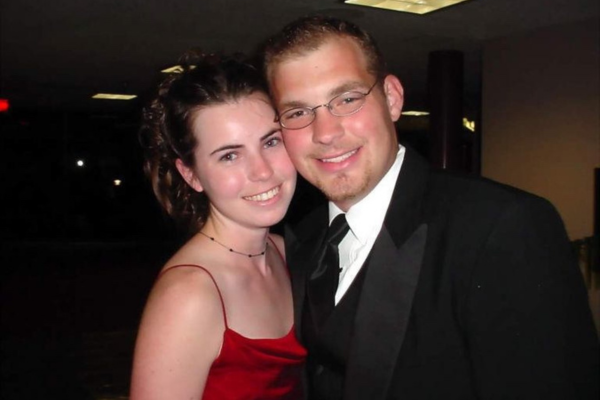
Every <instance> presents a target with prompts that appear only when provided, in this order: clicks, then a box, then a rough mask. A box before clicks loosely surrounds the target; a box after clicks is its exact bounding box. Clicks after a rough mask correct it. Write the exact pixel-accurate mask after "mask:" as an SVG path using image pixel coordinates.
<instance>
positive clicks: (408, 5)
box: [345, 0, 467, 14]
mask: <svg viewBox="0 0 600 400" xmlns="http://www.w3.org/2000/svg"><path fill="white" fill-rule="evenodd" d="M465 1H467V0H384V1H381V0H346V1H345V3H346V4H355V5H358V6H365V7H374V8H384V9H386V10H393V11H401V12H407V13H412V14H427V13H430V12H432V11H435V10H439V9H440V8H445V7H449V6H453V5H455V4H458V3H463V2H465Z"/></svg>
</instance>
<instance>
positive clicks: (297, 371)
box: [161, 264, 306, 400]
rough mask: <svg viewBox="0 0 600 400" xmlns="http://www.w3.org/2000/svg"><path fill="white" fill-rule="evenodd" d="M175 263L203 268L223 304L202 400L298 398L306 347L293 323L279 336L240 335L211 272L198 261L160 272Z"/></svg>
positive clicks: (294, 399)
mask: <svg viewBox="0 0 600 400" xmlns="http://www.w3.org/2000/svg"><path fill="white" fill-rule="evenodd" d="M177 267H195V268H200V269H202V270H204V271H206V273H208V275H209V276H210V278H211V279H212V281H213V282H214V284H215V286H216V288H217V291H218V293H219V297H220V299H221V306H222V307H223V319H224V321H225V332H224V333H223V345H222V346H221V352H220V353H219V356H218V357H217V358H216V359H215V361H214V362H213V364H212V366H211V367H210V371H209V373H208V378H207V380H206V386H205V387H204V394H203V395H202V400H246V399H248V400H250V399H261V400H269V399H273V400H275V399H278V400H280V399H286V400H287V399H289V400H296V399H301V398H302V383H301V375H302V369H303V366H304V360H305V358H306V350H305V349H304V347H302V345H300V343H299V342H298V340H297V339H296V335H295V333H294V326H292V328H291V329H290V331H289V332H288V334H287V335H285V336H283V337H281V338H278V339H250V338H247V337H245V336H242V335H240V334H239V333H237V332H236V331H234V330H232V329H229V326H228V325H227V314H226V312H225V304H224V303H223V297H222V296H221V291H220V290H219V287H218V285H217V282H216V281H215V280H214V278H213V277H212V275H211V274H210V272H208V271H207V270H206V268H204V267H201V266H199V265H190V264H185V265H175V266H172V267H170V268H168V269H166V270H165V271H163V274H164V273H165V272H167V271H169V270H171V269H173V268H177ZM161 275H162V274H161Z"/></svg>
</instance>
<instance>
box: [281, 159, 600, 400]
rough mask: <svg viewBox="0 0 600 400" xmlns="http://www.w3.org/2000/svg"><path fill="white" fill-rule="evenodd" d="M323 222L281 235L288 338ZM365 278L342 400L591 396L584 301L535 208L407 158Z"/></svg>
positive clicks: (558, 234) (554, 223)
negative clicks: (287, 277) (291, 310)
mask: <svg viewBox="0 0 600 400" xmlns="http://www.w3.org/2000/svg"><path fill="white" fill-rule="evenodd" d="M327 221H328V217H327V207H326V206H323V207H321V208H319V209H317V210H316V211H315V212H313V213H312V214H310V215H309V216H308V217H307V218H305V220H304V221H301V222H300V224H298V226H296V227H294V228H291V227H288V229H286V254H287V260H288V264H289V266H290V269H291V273H292V284H293V294H294V307H295V318H296V321H295V323H296V328H297V333H298V335H300V332H301V329H302V327H301V318H300V317H301V315H302V310H303V307H304V305H305V286H306V279H307V277H308V276H309V275H310V271H311V270H312V269H313V268H314V257H315V253H316V251H317V249H318V244H319V243H320V242H321V240H322V236H323V235H324V233H325V231H326V227H327ZM366 272H367V274H366V277H365V281H364V284H363V287H362V292H361V295H360V300H359V305H358V309H357V312H356V317H355V323H354V333H353V339H352V346H351V350H350V355H349V362H348V365H347V367H346V378H345V386H344V399H345V400H365V399H368V400H379V399H381V400H383V399H402V400H411V399H528V400H531V399H545V400H547V399H578V398H585V399H597V398H598V392H599V390H598V381H599V376H600V375H599V367H598V354H599V353H598V338H597V336H596V332H595V329H594V325H593V321H592V318H591V313H590V310H589V305H588V302H587V293H586V290H585V287H584V285H583V281H582V277H581V275H580V272H579V268H578V266H577V263H576V259H575V255H574V252H573V251H572V249H571V247H570V244H569V241H568V238H567V236H566V233H565V230H564V226H563V224H562V221H561V219H560V217H559V216H558V214H557V212H556V211H555V209H554V208H553V207H552V205H551V204H550V203H548V202H547V201H545V200H543V199H541V198H539V197H536V196H533V195H531V194H527V193H525V192H522V191H519V190H517V189H515V188H511V187H507V186H504V185H501V184H498V183H495V182H492V181H489V180H484V179H479V178H474V177H465V176H459V175H452V174H448V173H442V172H434V171H431V170H430V168H429V167H428V165H427V164H426V162H425V161H424V160H423V159H422V158H420V156H418V155H417V154H416V153H415V152H414V151H411V150H410V149H407V152H406V155H405V159H404V163H403V166H402V170H401V172H400V175H399V177H398V181H397V184H396V188H395V191H394V194H393V197H392V200H391V204H390V206H389V209H388V211H387V214H386V217H385V221H384V224H383V227H382V229H381V231H380V233H379V235H378V238H377V240H376V242H375V245H374V247H373V250H372V252H371V258H370V264H369V268H368V269H367V271H366ZM308 351H310V348H309V349H308Z"/></svg>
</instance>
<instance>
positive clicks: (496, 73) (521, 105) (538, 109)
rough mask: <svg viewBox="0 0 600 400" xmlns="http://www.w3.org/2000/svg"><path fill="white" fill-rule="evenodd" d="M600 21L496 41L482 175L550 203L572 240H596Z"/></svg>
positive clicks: (488, 50)
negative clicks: (594, 202) (595, 207)
mask: <svg viewBox="0 0 600 400" xmlns="http://www.w3.org/2000/svg"><path fill="white" fill-rule="evenodd" d="M599 60H600V21H599V20H597V19H594V20H588V21H583V22H579V23H575V24H569V25H561V26H554V27H550V28H545V29H542V30H537V31H535V32H529V33H524V34H519V35H516V36H512V37H505V38H499V39H495V40H492V41H489V42H487V43H486V45H485V46H484V51H483V82H482V86H483V94H482V153H481V157H482V175H484V176H486V177H489V178H492V179H494V180H497V181H500V182H504V183H507V184H509V185H512V186H516V187H519V188H521V189H524V190H527V191H529V192H532V193H535V194H537V195H540V196H542V197H545V198H547V199H549V200H550V201H551V202H552V203H553V204H554V205H555V206H556V207H557V209H558V211H559V212H560V214H561V215H562V217H563V219H564V221H565V224H566V227H567V232H568V234H569V237H570V238H571V239H572V240H575V239H580V238H583V237H587V236H591V235H592V234H593V213H594V206H593V201H594V199H593V197H594V192H593V190H594V168H598V167H600V72H599V71H600V61H599Z"/></svg>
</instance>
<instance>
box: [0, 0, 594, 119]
mask: <svg viewBox="0 0 600 400" xmlns="http://www.w3.org/2000/svg"><path fill="white" fill-rule="evenodd" d="M599 4H600V2H598V1H597V0H470V1H468V2H466V3H464V4H460V5H457V6H453V7H450V8H447V9H443V10H441V11H437V12H434V13H431V14H428V15H423V16H419V15H412V14H406V13H400V12H393V11H387V10H381V9H374V8H366V7H361V6H354V5H346V4H344V3H343V1H342V0H252V1H246V0H176V1H164V0H57V1H54V2H43V1H40V0H19V1H16V0H15V1H10V2H9V1H8V0H4V1H3V2H2V3H1V5H0V7H1V8H0V15H1V17H0V18H1V20H0V23H1V25H0V73H1V81H0V97H6V98H9V99H10V101H11V104H12V106H13V108H16V107H36V108H45V109H62V108H77V109H82V110H100V109H114V108H116V107H131V104H135V102H133V103H120V104H118V105H117V103H115V102H108V101H102V100H91V99H90V96H91V95H92V94H93V93H95V92H97V91H105V92H106V91H113V92H114V91H118V92H123V91H126V92H133V93H138V94H144V93H147V92H148V90H149V88H152V87H153V86H154V85H155V83H156V82H157V79H158V78H159V77H160V73H159V70H160V69H161V68H164V67H166V66H170V65H172V64H173V63H175V62H176V61H177V59H178V57H179V55H180V54H182V53H183V52H184V51H185V50H187V49H189V48H192V47H200V48H203V49H205V50H206V51H224V52H234V51H242V52H250V51H252V49H253V48H254V47H255V46H256V44H257V43H259V42H261V41H262V40H264V39H265V38H266V37H268V36H269V35H270V34H272V33H273V32H275V31H277V30H278V29H279V28H281V27H282V26H283V25H284V24H285V23H286V22H288V21H290V20H292V19H294V18H296V17H299V16H302V15H305V14H311V13H323V14H328V15H332V16H336V17H341V18H344V19H348V20H351V21H353V22H356V23H358V24H359V25H361V26H362V27H364V28H366V29H367V30H369V31H370V32H371V33H372V34H373V35H374V36H375V38H376V39H377V40H378V42H379V43H380V45H381V47H382V50H383V52H384V54H385V55H386V56H387V58H388V62H389V65H390V69H391V70H392V71H393V72H394V73H395V74H397V75H398V76H399V77H400V78H401V80H402V81H403V83H404V86H405V90H406V96H407V105H408V106H409V107H412V108H420V107H422V106H423V104H424V99H425V96H426V89H427V88H426V71H427V59H428V54H429V53H430V52H432V51H435V50H449V49H452V50H460V51H462V52H463V53H464V60H465V66H464V76H465V91H466V99H467V101H469V99H471V98H476V97H477V95H478V93H479V88H480V76H481V50H482V46H483V43H484V42H485V41H487V40H491V39H494V38H498V37H504V36H509V35H515V34H519V33H522V32H527V31H530V30H535V29H539V28H542V27H545V26H551V25H558V24H563V23H571V22H576V21H581V20H586V19H590V18H598V17H599V9H600V6H599Z"/></svg>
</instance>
